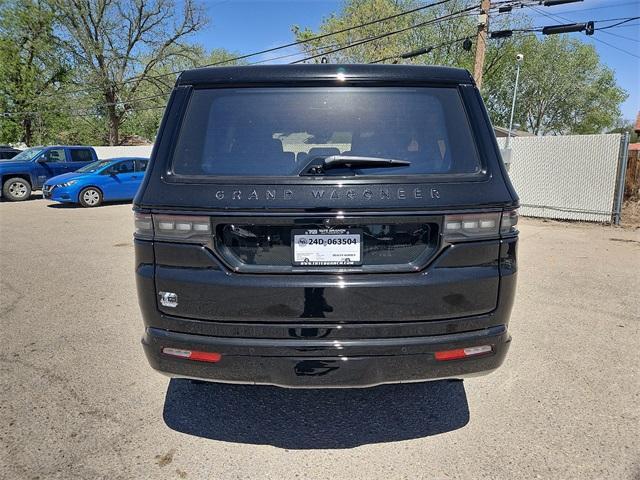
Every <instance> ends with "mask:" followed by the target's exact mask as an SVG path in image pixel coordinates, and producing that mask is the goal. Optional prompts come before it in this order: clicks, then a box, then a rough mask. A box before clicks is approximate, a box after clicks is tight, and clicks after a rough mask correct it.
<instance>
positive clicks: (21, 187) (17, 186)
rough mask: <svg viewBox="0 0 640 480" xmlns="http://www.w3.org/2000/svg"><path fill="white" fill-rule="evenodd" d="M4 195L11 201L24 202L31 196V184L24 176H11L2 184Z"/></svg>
mask: <svg viewBox="0 0 640 480" xmlns="http://www.w3.org/2000/svg"><path fill="white" fill-rule="evenodd" d="M2 196H3V197H4V198H6V199H7V200H9V201H11V202H22V201H23V200H26V199H27V198H29V197H31V184H30V183H29V182H28V181H27V180H25V179H24V178H20V177H14V178H10V179H9V180H7V181H6V182H4V185H2Z"/></svg>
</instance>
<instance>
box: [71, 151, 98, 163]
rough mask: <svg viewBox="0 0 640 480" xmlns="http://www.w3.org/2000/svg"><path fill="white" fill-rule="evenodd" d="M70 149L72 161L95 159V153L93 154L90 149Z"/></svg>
mask: <svg viewBox="0 0 640 480" xmlns="http://www.w3.org/2000/svg"><path fill="white" fill-rule="evenodd" d="M70 151H71V161H72V162H90V161H91V160H93V155H91V150H89V149H86V148H72V149H71V150H70Z"/></svg>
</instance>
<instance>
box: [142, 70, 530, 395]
mask: <svg viewBox="0 0 640 480" xmlns="http://www.w3.org/2000/svg"><path fill="white" fill-rule="evenodd" d="M517 206H518V197H517V195H516V193H515V192H514V190H513V188H512V186H511V184H510V182H509V178H508V176H507V173H506V172H505V169H504V166H503V164H502V161H501V158H500V153H499V150H498V146H497V144H496V141H495V138H494V134H493V130H492V128H491V124H490V121H489V118H488V116H487V113H486V111H485V108H484V106H483V103H482V99H481V97H480V94H479V93H478V90H477V88H476V87H475V84H474V81H473V78H472V77H471V76H470V74H469V73H468V72H467V71H465V70H459V69H452V68H441V67H422V66H399V65H327V64H324V65H296V66H289V65H284V66H281V65H278V66H260V67H229V68H227V67H224V68H206V69H198V70H191V71H187V72H184V73H182V75H181V76H180V78H179V79H178V81H177V83H176V86H175V88H174V90H173V93H172V95H171V98H170V100H169V104H168V106H167V110H166V112H165V115H164V119H163V121H162V125H161V127H160V131H159V134H158V137H157V141H156V144H155V147H154V150H153V154H152V157H151V165H150V168H149V169H148V170H147V174H146V177H145V179H144V182H143V184H142V186H141V188H140V190H139V191H138V195H137V197H136V199H135V207H134V210H135V225H136V233H135V250H136V279H137V286H138V297H139V302H140V307H141V309H142V314H143V317H144V323H145V331H144V337H143V340H142V343H143V345H144V349H145V352H146V355H147V358H148V360H149V362H150V363H151V366H152V367H153V368H155V369H157V370H159V371H161V372H164V373H166V374H168V375H170V376H175V377H187V378H194V379H204V380H211V381H219V382H234V383H255V384H273V385H281V386H289V387H325V386H327V387H342V386H345V387H353V386H369V385H376V384H381V383H394V382H414V381H423V380H429V379H436V378H452V377H453V378H459V377H463V376H468V375H471V374H477V373H480V372H487V371H490V370H493V369H495V368H497V367H498V366H500V364H501V363H502V361H503V360H504V358H505V355H506V353H507V350H508V347H509V342H510V335H509V332H508V330H507V324H508V322H509V315H510V311H511V307H512V303H513V298H514V292H515V285H516V270H517V267H516V244H517V235H518V232H517V230H516V222H517V213H516V210H515V209H516V207H517Z"/></svg>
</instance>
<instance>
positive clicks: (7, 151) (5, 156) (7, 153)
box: [0, 145, 22, 160]
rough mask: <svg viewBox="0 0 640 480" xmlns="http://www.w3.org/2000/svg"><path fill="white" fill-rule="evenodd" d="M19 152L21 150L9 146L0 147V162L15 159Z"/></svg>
mask: <svg viewBox="0 0 640 480" xmlns="http://www.w3.org/2000/svg"><path fill="white" fill-rule="evenodd" d="M21 151H22V150H18V149H17V148H13V147H10V146H9V145H0V160H9V159H10V158H13V157H15V156H16V155H17V154H19V153H20V152H21Z"/></svg>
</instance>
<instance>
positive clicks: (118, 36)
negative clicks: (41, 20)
mask: <svg viewBox="0 0 640 480" xmlns="http://www.w3.org/2000/svg"><path fill="white" fill-rule="evenodd" d="M50 1H51V3H53V4H54V5H55V8H56V10H57V11H58V12H59V20H58V22H59V25H60V27H61V28H60V32H59V36H60V41H61V43H62V44H63V45H64V46H65V48H66V49H67V50H68V52H69V53H70V54H71V56H72V58H73V59H74V61H75V63H76V66H77V72H78V74H79V75H80V76H81V77H80V78H81V82H82V83H83V84H84V85H86V86H87V87H90V88H91V89H92V91H94V92H97V93H98V97H99V98H100V100H104V104H105V107H104V115H105V117H106V119H107V122H108V131H109V138H108V141H109V144H110V145H117V144H118V143H119V141H120V138H119V130H120V126H121V125H122V124H123V123H124V121H125V120H126V118H127V113H128V112H129V111H130V110H132V109H134V108H135V107H136V104H135V103H131V100H132V99H133V98H135V94H136V92H137V91H138V89H139V88H140V86H141V85H142V84H143V83H144V82H147V81H149V80H152V78H151V77H152V76H153V74H154V68H155V67H157V66H159V65H162V64H163V63H167V62H171V60H172V59H174V58H178V57H181V56H185V55H189V53H190V52H191V51H192V49H191V48H190V46H189V45H187V44H185V43H183V41H184V40H185V39H186V37H188V36H189V35H191V34H193V33H194V32H196V31H198V30H199V29H200V28H202V27H203V26H204V25H205V24H206V22H207V19H206V16H205V14H204V11H203V9H202V7H201V6H199V5H197V4H196V3H195V1H196V0H182V1H181V2H180V8H178V7H177V6H176V4H175V3H174V1H173V0H50Z"/></svg>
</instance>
